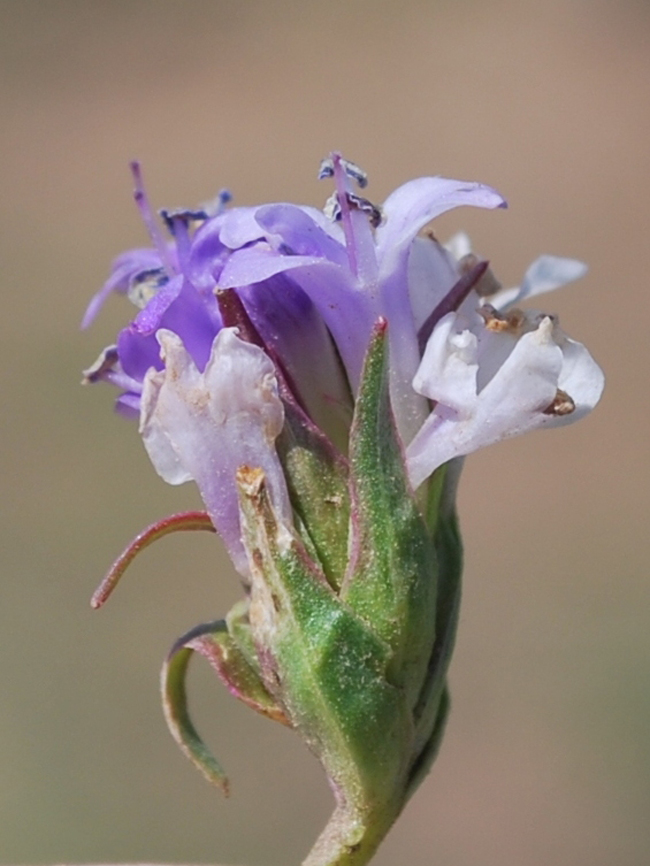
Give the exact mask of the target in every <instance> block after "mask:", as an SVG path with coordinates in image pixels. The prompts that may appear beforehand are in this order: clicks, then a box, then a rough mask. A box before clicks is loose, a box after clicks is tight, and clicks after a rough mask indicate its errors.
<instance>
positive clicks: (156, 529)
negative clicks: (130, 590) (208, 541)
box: [90, 511, 216, 610]
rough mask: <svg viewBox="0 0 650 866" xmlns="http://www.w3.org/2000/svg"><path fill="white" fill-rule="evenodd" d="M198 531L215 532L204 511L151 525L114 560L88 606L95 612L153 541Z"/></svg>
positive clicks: (189, 512)
mask: <svg viewBox="0 0 650 866" xmlns="http://www.w3.org/2000/svg"><path fill="white" fill-rule="evenodd" d="M198 529H207V530H208V531H209V532H216V529H215V528H214V525H213V523H212V521H211V520H210V517H209V515H208V514H207V513H206V512H205V511H186V512H183V513H182V514H172V515H171V517H165V518H163V520H159V521H158V522H157V523H152V524H151V526H148V527H147V528H146V529H145V530H144V531H143V532H141V533H140V535H137V536H136V537H135V538H134V539H133V541H132V542H131V543H130V544H129V546H128V547H127V548H126V549H125V550H124V551H122V553H121V554H120V555H119V556H118V558H117V559H116V560H115V562H114V563H113V565H112V566H111V568H110V570H109V572H108V574H107V575H106V577H105V578H104V579H103V580H102V582H101V583H100V585H99V586H98V587H97V589H96V590H95V593H94V595H93V597H92V599H91V600H90V606H91V607H92V608H94V609H95V610H96V609H97V608H99V607H101V606H102V605H103V604H104V602H105V601H107V600H108V598H109V596H110V594H111V593H112V592H113V590H114V589H115V587H116V586H117V584H118V582H119V580H120V578H121V577H122V575H123V574H124V572H125V571H126V569H127V568H128V567H129V565H130V564H131V563H132V562H133V560H134V559H135V557H136V556H137V555H138V554H139V553H140V552H141V551H142V550H144V549H145V547H149V545H150V544H152V543H153V542H154V541H157V540H158V539H159V538H162V537H163V535H169V533H170V532H188V531H190V530H198Z"/></svg>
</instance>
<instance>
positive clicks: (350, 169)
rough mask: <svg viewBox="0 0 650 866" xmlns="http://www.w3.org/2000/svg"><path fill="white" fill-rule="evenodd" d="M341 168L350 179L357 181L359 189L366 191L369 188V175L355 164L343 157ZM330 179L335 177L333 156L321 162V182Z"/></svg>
mask: <svg viewBox="0 0 650 866" xmlns="http://www.w3.org/2000/svg"><path fill="white" fill-rule="evenodd" d="M341 167H342V168H343V171H344V172H345V173H346V174H347V176H348V177H351V178H352V180H354V181H356V183H357V186H358V187H359V189H365V188H366V187H367V186H368V175H367V174H366V172H365V171H364V170H363V169H362V168H361V167H360V166H358V165H357V164H356V163H355V162H352V161H351V160H349V159H343V158H342V157H341ZM328 177H334V160H333V159H332V157H331V156H328V157H327V158H326V159H323V160H321V164H320V168H319V169H318V179H319V180H324V179H325V178H328Z"/></svg>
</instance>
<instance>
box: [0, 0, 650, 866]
mask: <svg viewBox="0 0 650 866" xmlns="http://www.w3.org/2000/svg"><path fill="white" fill-rule="evenodd" d="M649 36H650V8H649V7H648V4H647V3H644V2H640V0H637V2H633V0H627V2H626V0H619V2H617V3H616V4H613V3H607V2H605V0H602V2H598V0H582V2H580V0H547V2H544V3H539V2H532V0H524V2H521V0H500V2H490V0H488V2H478V0H475V2H471V0H462V2H450V0H427V2H424V0H422V2H417V0H404V2H399V3H397V2H391V0H355V2H342V0H331V2H328V3H305V2H300V0H278V2H275V0H270V2H269V0H246V2H241V0H194V2H186V3H178V2H171V0H112V2H106V3H92V2H76V0H21V2H20V3H18V2H14V0H2V2H0V70H1V73H0V74H1V77H0V100H1V102H2V108H1V112H0V117H1V119H2V120H1V124H0V152H1V154H2V158H1V160H0V172H1V173H2V180H1V184H0V190H1V195H0V249H1V259H0V260H1V269H0V281H1V285H2V307H1V310H2V314H1V316H0V334H1V346H2V352H3V356H4V357H3V361H2V368H1V377H2V419H1V424H2V447H1V454H0V459H1V460H2V470H1V476H0V477H1V479H2V482H1V483H2V489H3V516H2V521H1V523H0V532H1V533H2V536H1V541H0V546H1V549H2V584H1V587H0V598H1V606H0V652H1V656H2V664H1V667H0V671H1V672H0V684H1V685H0V689H1V692H0V693H1V699H0V778H1V780H2V782H1V784H0V862H3V863H30V864H36V863H48V862H49V863H57V862H58V863H60V862H68V863H73V862H92V861H96V862H97V861H99V862H110V861H119V860H122V861H132V862H134V861H138V860H147V861H155V860H158V861H176V862H183V861H185V862H190V863H199V862H210V861H212V862H215V861H221V862H224V863H233V864H235V863H237V864H246V866H286V864H291V863H298V862H299V861H300V859H301V856H303V855H304V854H305V853H306V851H307V850H308V848H309V847H310V844H311V842H312V841H313V839H314V838H315V836H316V834H317V832H318V831H319V830H320V828H321V826H322V825H323V824H324V822H325V820H326V818H327V816H328V814H329V810H330V809H331V805H332V804H331V799H330V794H329V792H328V790H327V788H326V784H325V781H324V779H323V777H322V776H321V772H320V769H319V767H318V766H317V765H316V763H315V762H314V761H313V760H312V759H311V757H310V756H309V755H308V754H306V752H305V751H304V749H303V747H302V746H301V744H300V742H299V741H298V739H297V738H296V737H294V736H293V735H292V734H291V733H290V732H288V731H286V730H281V729H279V728H278V726H274V725H272V724H271V723H269V722H266V721H264V720H261V719H258V718H257V717H254V714H252V713H250V711H248V710H246V709H245V708H244V707H242V706H241V705H238V704H237V703H236V702H235V701H233V700H232V699H231V698H230V697H229V696H228V694H227V693H226V691H225V690H224V689H223V688H222V687H221V686H220V685H219V684H218V682H216V680H214V681H213V678H212V676H211V674H210V671H209V670H208V669H207V665H206V666H205V668H204V667H203V666H202V664H203V663H201V662H199V663H197V665H196V671H194V672H193V676H192V689H193V699H194V707H195V710H196V714H197V717H198V720H199V725H200V727H201V728H202V730H203V731H204V732H205V734H206V736H207V737H208V739H209V740H210V742H211V743H212V745H213V746H214V748H215V750H216V751H217V753H218V754H219V755H220V757H221V758H222V759H223V762H224V763H225V765H226V767H227V769H228V770H229V771H230V774H231V778H232V796H231V798H230V800H228V801H224V800H223V799H222V798H221V797H220V795H219V794H218V792H216V791H213V790H211V789H210V788H209V786H208V785H207V784H206V783H205V782H204V780H203V779H202V778H201V777H200V776H199V774H198V773H197V772H196V771H195V770H194V769H193V768H192V767H191V766H190V765H189V763H188V762H187V761H186V760H185V758H183V756H182V755H181V754H180V753H179V752H178V751H177V749H176V747H175V745H174V744H173V742H172V740H171V738H170V737H169V735H168V733H167V731H166V729H165V726H164V722H163V719H162V714H161V711H160V708H159V698H158V691H157V676H158V669H159V665H160V662H161V660H162V658H163V656H164V654H165V652H166V651H167V649H168V647H169V646H170V645H171V643H172V641H173V640H174V639H175V638H176V636H177V635H179V634H181V633H182V632H183V631H185V630H186V629H187V628H189V627H190V626H192V625H194V624H195V623H197V622H199V621H203V620H206V619H212V618H214V617H216V616H218V615H220V614H221V613H224V612H225V611H226V610H227V609H228V608H229V606H230V605H231V604H232V603H233V602H234V601H235V599H236V598H237V597H238V594H239V590H238V585H237V580H236V578H235V576H234V573H233V571H232V569H231V567H230V566H229V564H228V563H227V561H226V559H225V556H224V554H223V552H222V550H221V548H220V545H219V543H218V542H217V540H215V538H214V537H212V536H208V535H204V534H200V535H198V536H194V535H190V536H187V535H182V536H175V537H173V538H169V539H165V540H164V541H163V542H161V543H160V545H158V546H156V547H154V548H152V549H150V550H149V551H148V552H147V553H146V554H145V555H144V556H142V558H141V560H139V561H138V562H137V563H136V564H135V565H134V566H133V568H132V570H131V572H130V573H129V574H128V576H127V578H126V580H125V581H124V585H122V586H121V587H120V588H119V591H118V592H117V593H116V595H115V597H114V598H113V599H112V600H111V602H110V603H109V604H108V605H107V607H106V608H104V609H103V610H101V611H100V612H96V613H93V612H91V610H90V608H89V606H88V600H89V598H90V595H91V593H92V591H93V589H94V587H95V585H96V584H97V582H98V580H99V579H100V577H101V576H102V573H103V571H104V570H105V568H106V566H107V565H108V564H109V563H110V562H111V560H112V558H113V557H114V556H115V555H116V554H117V553H118V552H119V550H120V549H121V548H122V546H123V545H124V544H125V543H126V542H127V541H128V540H129V539H130V538H131V537H132V536H133V535H134V534H135V533H136V532H137V531H138V530H140V529H141V528H142V527H143V526H145V525H146V524H147V523H149V522H150V521H152V520H154V519H156V518H159V517H162V516H164V515H166V514H168V513H169V512H172V511H175V510H182V509H184V508H188V507H194V506H197V505H198V498H197V496H196V494H195V493H194V491H193V490H192V489H190V487H187V488H181V489H178V488H176V489H173V488H170V487H167V486H166V485H165V484H164V483H163V482H162V481H161V480H160V479H159V478H158V477H157V476H156V475H155V473H154V471H153V470H152V468H151V466H150V464H149V461H148V459H147V457H146V455H145V453H144V451H143V448H142V446H141V443H140V441H139V438H138V435H137V430H136V428H135V426H134V425H133V424H131V423H129V422H127V421H125V420H123V419H121V418H119V417H117V416H115V415H113V413H112V411H111V406H112V399H113V396H114V395H113V393H111V390H110V389H109V388H108V387H107V386H106V387H97V388H89V389H85V390H84V389H82V388H80V387H79V384H78V383H79V379H80V370H81V369H82V368H83V367H84V366H87V365H88V364H89V363H90V362H91V361H92V360H94V358H95V356H96V355H97V353H98V351H99V349H100V348H102V347H103V346H104V345H105V344H106V343H108V342H110V341H111V340H112V339H113V336H114V334H115V333H116V331H117V328H118V327H120V326H121V325H122V324H123V323H125V322H126V321H127V318H128V316H129V315H130V312H131V310H130V309H129V307H128V303H127V302H126V301H125V300H124V299H121V298H112V299H111V300H110V302H109V303H108V304H107V305H106V308H105V310H104V312H103V313H102V315H101V317H100V319H99V320H98V322H97V323H96V324H95V326H94V327H93V328H92V329H91V330H90V331H88V332H85V333H82V332H80V331H79V327H78V326H79V321H80V318H81V315H82V313H83V310H84V307H85V305H86V302H87V300H88V298H89V297H90V295H91V293H92V292H94V291H95V290H96V288H97V287H98V286H99V285H100V284H101V283H102V281H103V280H104V279H105V277H106V274H107V270H108V267H109V264H110V261H111V259H112V257H113V256H114V255H115V254H117V253H118V252H120V251H121V250H123V249H125V248H128V247H130V246H137V245H140V244H143V243H145V242H146V238H145V234H144V231H143V229H142V226H141V225H140V223H139V220H138V217H137V214H136V212H135V208H134V206H133V204H132V201H131V180H130V177H129V174H128V170H127V163H128V160H129V159H131V158H133V157H134V156H137V157H139V158H140V159H141V160H142V162H143V164H144V168H145V172H146V178H147V181H148V185H149V189H150V192H151V195H152V198H153V199H154V202H155V203H156V205H157V206H177V205H193V204H195V203H196V202H199V201H203V200H205V199H206V198H209V197H210V196H211V195H212V194H214V192H216V190H217V189H219V188H220V187H221V186H224V185H228V186H229V187H230V188H231V189H232V190H233V192H234V194H235V197H236V202H237V203H240V204H254V203H258V202H265V201H273V200H289V201H292V200H295V201H304V202H307V203H310V204H316V205H318V204H320V203H321V202H323V201H324V199H325V197H326V196H327V195H328V194H329V187H328V185H327V184H322V183H321V184H319V183H318V181H317V180H316V172H317V168H318V163H319V160H320V159H321V157H323V156H324V155H326V154H327V152H328V151H329V150H330V149H331V148H339V149H341V150H343V151H344V153H345V154H346V155H348V156H349V157H350V158H352V159H354V160H356V161H357V162H359V163H360V164H361V165H362V166H363V167H364V168H365V169H366V170H367V171H368V172H369V175H370V183H371V185H370V187H369V194H370V196H371V198H373V199H374V200H376V201H381V200H382V199H383V198H384V197H385V196H386V194H387V193H388V192H389V191H390V190H391V189H393V188H394V187H395V186H396V185H398V184H399V183H402V182H403V181H405V180H407V179H409V178H412V177H416V176H419V175H423V174H437V173H439V174H443V175H447V176H451V177H459V178H463V179H468V180H474V179H476V180H482V181H484V182H486V183H490V184H492V185H494V186H496V187H497V188H498V189H499V190H500V191H502V192H503V193H504V194H505V195H506V196H507V198H508V199H509V201H510V209H509V210H508V211H497V212H493V213H490V212H478V211H471V210H469V209H466V210H456V211H453V212H452V213H451V214H449V215H447V216H446V217H445V218H444V219H442V220H440V221H439V222H438V223H437V224H436V232H437V234H438V235H439V236H441V237H443V238H444V237H446V236H448V235H449V234H451V233H452V232H453V231H456V230H457V229H459V228H461V227H464V228H466V229H467V230H468V231H469V232H470V233H471V235H472V237H473V238H474V240H475V246H476V248H477V249H478V250H479V251H480V252H481V253H484V254H486V255H489V256H490V258H491V260H492V263H493V267H494V269H495V271H496V272H497V273H498V274H499V276H501V277H502V279H503V280H504V282H505V283H506V284H510V285H512V284H514V283H515V282H517V281H518V280H519V278H520V276H521V275H522V273H523V271H524V270H525V268H526V267H527V265H528V264H529V263H530V262H531V261H532V260H533V259H534V258H535V257H536V256H537V255H538V254H540V253H543V252H547V253H555V254H558V255H568V256H575V257H578V258H581V259H584V260H586V261H588V262H589V264H590V268H591V270H590V273H589V275H588V276H587V278H586V279H584V280H582V281H581V282H580V283H578V284H575V285H573V286H570V287H567V288H566V289H564V290H563V291H561V292H558V293H556V294H554V295H552V296H548V297H545V298H543V299H541V300H540V305H541V306H542V307H544V308H546V309H548V310H549V311H553V312H557V313H559V314H560V317H561V320H562V323H563V325H564V326H565V328H566V330H567V331H568V332H569V333H570V334H571V335H573V336H575V337H577V338H579V339H581V340H583V341H584V342H585V343H586V344H587V345H588V346H589V347H590V349H591V350H592V352H593V354H594V355H595V356H596V358H597V359H598V360H599V361H600V362H601V364H602V366H603V367H604V368H605V370H606V372H607V376H608V385H607V390H606V393H605V396H604V399H603V401H602V404H601V405H600V406H599V407H598V410H597V411H596V412H595V413H594V415H593V416H592V417H590V418H588V419H587V420H586V421H583V422H581V423H580V424H578V425H576V426H574V427H571V428H568V429H564V430H559V431H550V432H544V433H538V434H534V435H532V436H529V437H526V438H523V439H521V440H517V441H512V442H508V443H505V444H503V445H501V446H499V447H494V448H492V449H489V450H486V451H484V452H483V453H480V454H477V455H474V456H473V457H471V458H470V459H468V461H467V463H466V467H465V472H464V478H463V481H462V485H461V493H460V508H461V516H462V524H463V528H464V535H465V542H466V550H467V554H466V555H467V563H466V573H465V597H464V607H463V613H462V620H461V625H460V632H459V639H458V645H457V650H456V656H455V660H454V662H453V665H452V671H451V681H452V690H453V711H452V714H451V719H450V723H449V727H448V732H447V736H446V740H445V743H444V746H443V749H442V753H441V755H440V758H439V760H438V762H437V765H436V766H435V768H434V771H433V772H432V774H431V775H430V777H429V778H428V779H427V781H426V782H425V783H424V784H423V786H422V788H421V790H420V791H419V793H418V794H417V796H416V797H415V798H414V800H413V801H412V802H411V804H410V805H409V806H408V808H407V810H406V812H405V814H404V815H403V817H402V818H401V820H400V822H399V823H398V825H397V826H396V828H395V829H394V830H393V832H392V833H391V835H390V837H389V838H388V840H387V842H386V843H385V845H384V847H383V848H382V850H381V851H380V853H379V855H378V856H377V859H376V863H377V866H389V864H403V863H409V864H411V866H428V864H435V866H521V864H526V866H549V864H553V866H582V864H585V866H612V864H616V866H644V864H647V863H649V862H650V853H649V852H650V822H649V821H648V816H649V815H650V736H649V735H650V580H649V577H648V561H649V559H650V550H649V542H650V532H649V531H648V500H649V487H650V485H649V478H648V464H649V461H648V424H649V421H650V418H649V412H648V382H649V378H650V377H649V375H648V374H649V372H650V370H649V361H648V328H649V322H650V310H649V308H648V307H649V305H648V277H647V270H648V269H647V267H646V263H645V256H646V255H647V254H648V252H647V250H648V230H649V229H648V222H649V221H648V216H649V209H648V197H649V195H650V161H649V159H648V153H649V132H650V128H649V127H650V124H649V122H648V120H649V113H648V107H649V104H650V101H649V96H650V87H649V84H650V53H649V51H648V46H649V45H650V41H649Z"/></svg>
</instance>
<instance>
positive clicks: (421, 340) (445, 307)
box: [418, 262, 490, 355]
mask: <svg viewBox="0 0 650 866" xmlns="http://www.w3.org/2000/svg"><path fill="white" fill-rule="evenodd" d="M489 265H490V263H489V262H479V263H478V264H477V265H475V266H474V267H473V268H472V270H471V271H468V272H467V273H466V274H463V276H462V277H461V278H460V279H459V280H458V282H457V283H455V284H454V285H453V286H452V288H451V289H450V291H449V292H447V294H446V295H445V297H444V298H443V299H442V300H441V301H440V303H439V304H438V306H437V307H435V309H434V310H433V312H432V313H430V314H429V315H428V316H427V318H426V320H425V322H424V324H423V325H422V327H421V328H420V330H419V331H418V348H419V350H420V354H421V355H422V354H423V353H424V350H425V348H426V345H427V342H428V341H429V337H430V336H431V334H432V333H433V329H434V328H435V326H436V325H437V323H438V322H439V321H440V319H442V317H443V316H446V315H447V313H454V312H456V310H457V309H458V308H459V307H460V305H461V304H462V303H463V301H464V300H465V298H466V297H467V296H468V295H469V293H470V292H471V291H472V289H473V288H474V287H475V286H476V284H477V283H478V282H479V280H480V279H481V277H482V276H483V274H484V273H485V272H486V271H487V269H488V267H489Z"/></svg>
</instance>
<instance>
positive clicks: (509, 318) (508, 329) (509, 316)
mask: <svg viewBox="0 0 650 866" xmlns="http://www.w3.org/2000/svg"><path fill="white" fill-rule="evenodd" d="M478 314H479V315H480V316H481V317H482V318H483V321H484V322H485V327H486V328H487V329H488V331H494V332H495V333H499V334H503V333H506V334H512V335H513V336H515V337H519V336H521V334H522V333H523V332H524V329H525V326H526V325H527V324H528V323H527V319H526V314H525V313H524V311H523V310H519V309H517V308H515V309H514V310H508V312H507V313H505V314H504V313H500V312H499V311H498V310H496V309H495V308H494V307H493V306H492V304H484V305H483V306H482V307H479V309H478Z"/></svg>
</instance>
